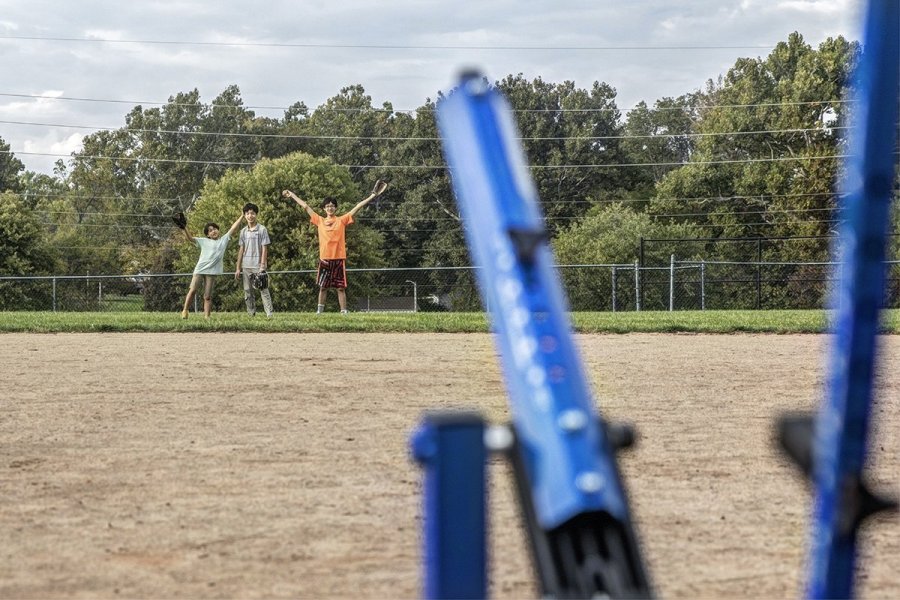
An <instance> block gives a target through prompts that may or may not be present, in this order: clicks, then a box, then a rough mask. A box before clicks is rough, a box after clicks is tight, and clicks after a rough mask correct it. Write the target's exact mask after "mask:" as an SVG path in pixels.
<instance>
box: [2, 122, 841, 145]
mask: <svg viewBox="0 0 900 600" xmlns="http://www.w3.org/2000/svg"><path fill="white" fill-rule="evenodd" d="M0 123H2V124H7V125H26V126H32V127H57V128H65V129H89V130H92V131H122V132H125V133H154V134H159V135H183V136H201V137H203V136H209V137H212V136H219V137H237V138H259V139H284V140H341V141H346V140H354V141H404V142H406V141H409V142H423V141H429V142H430V141H439V140H440V139H441V138H440V137H438V136H384V135H373V136H357V135H292V134H283V133H244V132H224V131H222V132H219V131H179V130H172V129H142V128H137V127H103V126H93V125H69V124H64V123H38V122H32V121H7V120H0ZM843 129H847V127H807V128H792V129H760V130H754V131H725V132H710V133H690V132H687V133H661V134H647V135H631V134H626V135H597V136H568V137H567V136H544V137H518V138H516V139H518V140H521V141H550V140H559V141H569V140H575V141H581V140H583V141H591V140H639V139H667V138H695V137H719V136H722V137H725V136H729V137H730V136H748V135H763V134H785V133H808V132H811V131H814V132H819V133H828V132H830V131H833V130H843Z"/></svg>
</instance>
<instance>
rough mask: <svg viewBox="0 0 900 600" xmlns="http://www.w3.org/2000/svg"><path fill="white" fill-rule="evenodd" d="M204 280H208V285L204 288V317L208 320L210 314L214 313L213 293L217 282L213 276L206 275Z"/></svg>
mask: <svg viewBox="0 0 900 600" xmlns="http://www.w3.org/2000/svg"><path fill="white" fill-rule="evenodd" d="M204 279H206V285H205V286H204V287H203V316H204V317H206V318H207V319H208V318H209V313H210V312H212V291H213V286H214V285H215V283H216V280H215V279H213V276H212V275H206V276H204Z"/></svg>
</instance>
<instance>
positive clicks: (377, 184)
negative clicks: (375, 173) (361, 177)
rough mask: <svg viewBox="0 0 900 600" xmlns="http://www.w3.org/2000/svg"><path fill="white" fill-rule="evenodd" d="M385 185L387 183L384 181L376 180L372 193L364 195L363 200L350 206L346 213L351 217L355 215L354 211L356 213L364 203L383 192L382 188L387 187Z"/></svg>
mask: <svg viewBox="0 0 900 600" xmlns="http://www.w3.org/2000/svg"><path fill="white" fill-rule="evenodd" d="M387 186H388V184H387V182H386V181H382V180H380V179H379V180H378V181H376V182H375V188H374V189H373V190H372V193H371V194H369V195H368V196H366V198H365V200H362V201H361V202H360V203H359V204H357V205H356V206H354V207H353V208H351V209H350V212H348V213H347V214H348V215H350V216H351V217H354V216H356V213H358V212H359V211H360V210H362V208H363V207H364V206H365V205H366V204H368V203H369V202H371V201H372V200H374V199H375V198H377V197H378V196H380V195H381V194H383V193H384V190H386V189H387Z"/></svg>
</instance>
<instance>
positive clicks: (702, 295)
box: [700, 259, 706, 310]
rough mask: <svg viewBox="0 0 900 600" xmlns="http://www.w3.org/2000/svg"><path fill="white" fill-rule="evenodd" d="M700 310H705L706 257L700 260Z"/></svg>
mask: <svg viewBox="0 0 900 600" xmlns="http://www.w3.org/2000/svg"><path fill="white" fill-rule="evenodd" d="M700 310H706V259H702V260H701V261H700Z"/></svg>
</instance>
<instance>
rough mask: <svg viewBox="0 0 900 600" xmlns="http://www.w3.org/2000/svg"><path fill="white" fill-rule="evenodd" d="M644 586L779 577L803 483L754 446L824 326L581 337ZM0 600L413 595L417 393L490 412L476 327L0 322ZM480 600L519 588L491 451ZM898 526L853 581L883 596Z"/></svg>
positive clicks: (897, 358) (885, 412) (794, 543)
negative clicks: (51, 328)
mask: <svg viewBox="0 0 900 600" xmlns="http://www.w3.org/2000/svg"><path fill="white" fill-rule="evenodd" d="M577 340H578V344H579V346H580V348H581V351H582V356H583V358H584V360H585V362H586V364H587V366H588V371H589V374H590V378H591V380H592V382H593V385H594V389H595V392H596V396H597V399H598V403H599V405H600V407H601V410H602V412H603V414H604V416H606V417H607V418H609V419H610V420H616V421H628V422H630V423H632V424H634V425H635V427H636V428H637V431H638V433H639V439H638V443H637V445H636V446H635V447H634V448H632V449H631V450H629V451H627V452H626V453H624V454H623V455H622V456H621V462H620V464H621V466H622V469H623V473H624V476H625V479H626V484H627V487H628V489H629V492H630V497H631V501H632V508H633V512H634V516H635V519H636V523H637V527H638V531H639V535H640V538H641V541H642V546H643V550H644V553H645V556H646V559H647V562H648V565H649V570H650V573H651V576H652V578H653V582H654V585H655V589H656V591H657V593H658V594H659V595H660V596H662V597H666V598H698V597H702V598H760V597H767V598H792V597H798V596H800V595H801V587H802V570H803V560H804V554H805V550H804V545H805V543H806V542H805V538H806V528H807V521H808V514H809V511H810V502H811V496H810V493H809V489H808V487H807V485H806V484H805V483H804V482H803V481H802V480H801V479H799V478H798V474H797V471H796V470H795V469H794V467H793V466H792V465H790V464H789V463H788V461H787V460H786V459H785V458H783V457H782V456H781V455H780V453H779V452H778V451H777V450H776V449H775V447H774V445H773V443H772V431H773V422H774V419H775V417H776V415H778V414H780V413H782V412H784V411H795V410H810V409H812V408H813V407H814V406H815V405H816V403H817V402H818V400H819V398H820V397H821V394H822V391H823V378H824V364H825V360H824V357H825V352H826V347H827V343H828V341H829V338H828V336H824V335H656V334H628V335H579V336H578V337H577ZM0 342H2V343H0V358H2V361H3V384H4V388H5V390H4V392H3V399H2V402H0V557H2V560H0V597H2V598H117V597H123V598H349V597H353V598H414V597H417V596H418V595H419V594H420V585H421V575H420V561H421V552H420V527H421V518H422V515H421V507H420V500H421V498H420V482H421V472H420V471H419V468H418V467H417V466H416V465H415V464H414V463H413V462H412V461H411V460H410V458H409V453H408V439H409V435H410V432H411V431H412V429H413V428H414V427H415V425H416V424H417V422H418V421H419V418H420V416H421V414H422V413H423V411H425V410H429V409H440V408H470V409H472V408H474V409H478V410H481V411H482V412H483V413H484V414H485V415H486V416H487V417H488V418H489V419H490V420H491V421H493V422H497V423H502V422H506V421H507V420H508V410H507V400H506V396H505V393H504V390H503V385H502V381H501V377H500V374H499V369H498V366H497V362H496V359H495V355H494V349H493V345H492V341H491V338H490V337H489V336H488V335H485V334H412V335H410V334H219V333H179V334H140V333H127V334H115V333H108V334H56V335H40V334H4V335H2V336H0ZM881 344H882V357H883V360H882V362H881V363H880V365H879V368H878V399H877V404H876V405H875V406H874V408H873V415H874V417H875V422H874V426H875V431H874V432H873V438H872V443H871V454H870V459H871V467H872V471H871V478H872V481H873V482H874V484H875V487H876V488H879V489H882V490H891V491H894V492H896V490H897V489H898V483H900V401H898V398H900V337H896V336H887V337H884V338H882V340H881ZM490 475H491V494H490V510H491V513H490V522H491V595H492V596H493V597H495V598H526V597H536V596H538V595H539V594H538V591H537V590H536V588H535V586H534V577H533V575H532V571H531V566H530V563H529V558H528V555H527V553H526V547H525V541H524V538H523V534H522V530H521V528H520V526H519V522H518V514H517V510H518V509H517V505H516V500H515V498H514V495H513V486H512V483H511V481H510V478H509V473H508V471H507V468H506V466H505V464H504V463H503V462H502V461H501V460H500V459H492V463H491V467H490ZM898 564H900V527H898V524H897V520H891V519H888V518H885V517H879V518H878V519H877V520H875V521H873V522H872V523H871V524H870V526H869V527H868V528H867V529H866V531H865V534H864V537H863V543H862V560H861V572H860V574H859V578H858V582H859V595H860V597H862V598H896V597H897V596H898V595H900V575H898V571H897V565H898Z"/></svg>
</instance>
